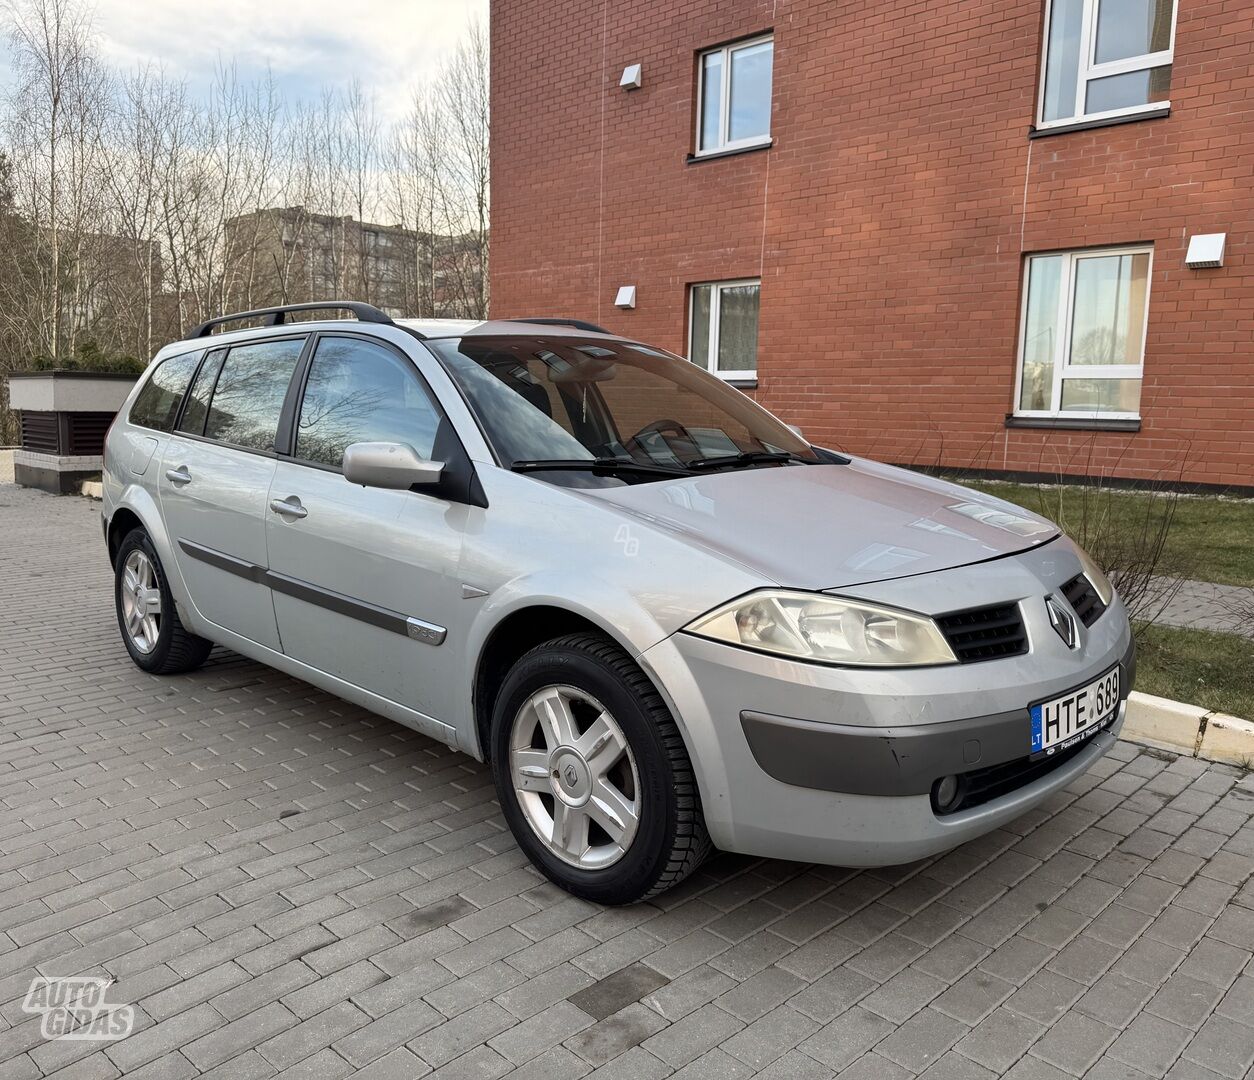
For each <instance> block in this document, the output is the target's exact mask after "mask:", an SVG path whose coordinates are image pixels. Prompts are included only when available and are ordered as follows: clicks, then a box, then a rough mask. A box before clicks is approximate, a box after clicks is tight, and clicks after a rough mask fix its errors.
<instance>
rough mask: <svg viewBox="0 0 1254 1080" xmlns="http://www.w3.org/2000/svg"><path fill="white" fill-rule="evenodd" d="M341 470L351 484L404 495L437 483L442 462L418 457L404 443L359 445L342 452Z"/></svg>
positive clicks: (442, 466) (442, 469)
mask: <svg viewBox="0 0 1254 1080" xmlns="http://www.w3.org/2000/svg"><path fill="white" fill-rule="evenodd" d="M343 469H344V479H345V480H347V481H348V482H349V483H351V484H361V485H362V487H377V488H391V489H393V490H397V491H406V490H408V489H409V488H411V487H413V486H414V485H415V484H434V483H436V482H438V481H439V479H440V474H441V473H442V472H443V471H444V462H442V461H427V460H426V459H425V458H422V457H419V456H418V451H417V450H415V449H414V448H413V447H412V446H410V445H409V444H408V443H391V442H359V443H353V444H352V446H350V447H348V448H347V449H346V450H345V451H344V464H343Z"/></svg>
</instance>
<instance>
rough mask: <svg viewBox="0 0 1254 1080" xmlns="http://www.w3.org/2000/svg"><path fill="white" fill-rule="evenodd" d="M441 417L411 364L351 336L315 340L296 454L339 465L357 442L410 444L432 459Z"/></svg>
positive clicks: (298, 429) (321, 462)
mask: <svg viewBox="0 0 1254 1080" xmlns="http://www.w3.org/2000/svg"><path fill="white" fill-rule="evenodd" d="M439 422H440V416H439V413H438V412H436V409H435V406H434V405H433V404H432V403H431V399H430V398H429V397H428V396H427V393H426V391H425V390H424V389H423V387H422V385H421V384H420V383H419V381H418V378H417V376H416V374H415V373H414V371H413V368H412V367H411V366H410V365H409V363H408V362H407V361H405V360H403V359H401V357H399V356H397V355H396V354H395V353H393V352H392V351H391V350H389V349H385V348H382V347H380V346H378V345H372V344H370V343H369V342H366V341H359V340H355V339H353V338H323V339H322V340H321V341H319V342H318V351H317V352H316V353H315V354H314V359H313V365H312V366H311V367H310V370H309V381H308V382H307V383H306V386H305V397H304V400H303V401H302V402H301V409H300V423H299V425H298V426H297V429H296V456H297V457H298V458H301V459H303V460H305V461H316V462H318V463H319V464H322V465H331V466H334V467H335V468H337V469H338V468H339V467H340V465H341V463H342V462H343V460H344V449H345V447H347V446H350V445H351V444H352V443H357V442H400V443H408V444H409V445H410V446H412V447H413V448H414V449H415V450H417V451H418V453H419V454H421V455H422V456H423V457H425V458H430V457H431V456H432V455H431V451H432V447H433V446H434V444H435V432H436V428H437V427H438V426H439Z"/></svg>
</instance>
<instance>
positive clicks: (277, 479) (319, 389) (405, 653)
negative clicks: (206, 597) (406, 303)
mask: <svg viewBox="0 0 1254 1080" xmlns="http://www.w3.org/2000/svg"><path fill="white" fill-rule="evenodd" d="M296 417H297V419H296V429H295V438H294V445H293V454H292V457H291V459H288V460H281V461H280V462H279V464H278V467H277V469H276V471H275V475H274V480H273V482H272V483H271V486H270V498H269V512H268V515H267V527H266V529H267V540H268V546H269V555H270V570H271V573H270V578H271V581H272V585H271V588H272V589H273V591H274V610H275V615H276V617H277V619H278V626H279V635H280V637H281V639H282V641H283V651H284V652H285V653H287V654H288V655H289V656H291V657H292V658H294V659H296V660H299V661H301V662H302V663H306V664H309V665H311V666H312V667H315V668H317V669H319V670H320V671H324V672H326V673H328V674H330V675H334V676H335V677H336V678H339V679H343V680H344V681H346V682H349V683H352V684H353V685H355V686H359V687H361V688H363V689H365V690H369V691H370V692H372V693H375V694H378V695H380V696H381V697H384V698H387V699H388V700H390V701H393V702H396V703H398V704H400V705H404V706H406V707H408V708H411V709H416V710H417V711H419V712H421V713H424V714H426V715H427V716H429V717H432V718H435V719H439V718H442V717H444V718H447V717H450V716H452V715H453V714H454V711H453V707H452V695H453V694H454V693H455V691H456V690H458V689H460V687H458V685H457V681H456V680H455V679H450V678H449V677H448V671H449V667H450V664H451V660H450V658H449V656H448V654H449V653H450V652H451V651H452V650H453V649H455V648H456V647H457V646H456V644H446V640H445V639H446V638H447V637H448V628H449V627H450V626H453V625H454V621H455V618H456V615H457V612H456V607H457V605H458V604H461V603H463V601H462V599H461V587H460V584H459V582H460V579H459V577H458V576H457V565H458V561H459V559H460V555H461V547H462V533H463V529H464V527H465V520H466V514H467V512H468V507H466V506H465V505H464V504H462V503H458V502H453V501H449V500H447V499H444V498H442V497H440V495H438V494H435V493H427V492H424V491H418V490H411V491H389V490H383V489H380V488H366V487H361V486H359V485H356V484H351V483H349V481H347V480H346V479H345V478H344V476H343V474H342V472H341V468H340V466H341V461H342V459H343V456H344V449H345V447H347V446H349V445H351V444H352V443H356V442H402V443H408V444H409V445H411V446H412V447H413V448H414V449H415V450H416V451H417V452H418V453H419V454H420V455H421V456H422V457H424V458H428V459H429V458H430V457H431V456H432V453H433V450H434V448H435V446H436V440H437V432H439V431H440V430H441V426H442V425H444V426H445V427H447V425H448V421H447V420H445V419H444V418H443V417H442V414H441V413H440V411H439V410H438V408H437V406H436V405H435V403H434V401H433V399H432V397H431V395H430V392H429V391H428V390H427V388H426V385H425V384H424V382H423V381H422V379H421V377H420V376H419V374H418V372H417V370H416V369H415V367H414V365H413V363H412V362H411V361H410V360H409V358H408V357H406V356H404V355H403V354H402V353H401V352H400V351H399V350H394V349H393V348H392V347H391V346H388V345H385V344H384V343H382V342H379V341H377V340H367V339H365V338H360V337H353V336H351V335H348V334H321V335H319V337H318V340H317V342H316V344H315V346H314V350H313V355H312V359H311V362H310V366H309V371H308V375H307V376H306V379H305V385H304V389H303V392H302V396H301V401H300V404H299V406H298V411H297V413H296ZM443 444H444V440H441V447H442V449H441V452H442V453H443Z"/></svg>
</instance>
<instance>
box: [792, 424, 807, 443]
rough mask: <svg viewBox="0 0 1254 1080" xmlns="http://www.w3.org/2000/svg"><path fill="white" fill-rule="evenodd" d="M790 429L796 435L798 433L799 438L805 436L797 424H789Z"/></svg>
mask: <svg viewBox="0 0 1254 1080" xmlns="http://www.w3.org/2000/svg"><path fill="white" fill-rule="evenodd" d="M788 430H789V431H791V432H792V433H793V434H794V435H796V436H797V438H798V439H804V438H805V436H804V435H803V434H802V433H801V428H799V427H797V425H796V424H789V425H788Z"/></svg>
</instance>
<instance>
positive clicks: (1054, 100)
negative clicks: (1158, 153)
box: [1040, 0, 1176, 127]
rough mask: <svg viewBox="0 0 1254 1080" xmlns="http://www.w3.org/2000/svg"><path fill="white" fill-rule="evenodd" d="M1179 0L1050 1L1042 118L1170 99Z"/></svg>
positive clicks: (1129, 109)
mask: <svg viewBox="0 0 1254 1080" xmlns="http://www.w3.org/2000/svg"><path fill="white" fill-rule="evenodd" d="M1175 27H1176V5H1175V0H1048V4H1047V7H1046V13H1045V58H1044V70H1043V72H1042V78H1041V109H1040V123H1041V126H1042V127H1048V126H1050V125H1053V124H1066V123H1074V122H1075V121H1077V120H1102V119H1107V118H1110V117H1118V116H1135V115H1136V114H1137V113H1139V112H1145V111H1147V110H1152V109H1157V108H1161V107H1162V106H1165V105H1167V104H1169V102H1168V100H1167V92H1168V90H1169V89H1170V86H1171V60H1172V46H1173V42H1174V40H1175Z"/></svg>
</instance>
